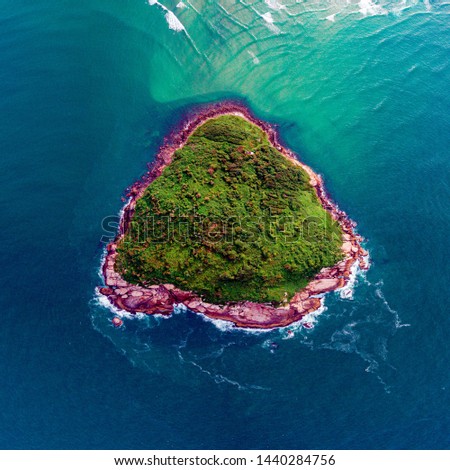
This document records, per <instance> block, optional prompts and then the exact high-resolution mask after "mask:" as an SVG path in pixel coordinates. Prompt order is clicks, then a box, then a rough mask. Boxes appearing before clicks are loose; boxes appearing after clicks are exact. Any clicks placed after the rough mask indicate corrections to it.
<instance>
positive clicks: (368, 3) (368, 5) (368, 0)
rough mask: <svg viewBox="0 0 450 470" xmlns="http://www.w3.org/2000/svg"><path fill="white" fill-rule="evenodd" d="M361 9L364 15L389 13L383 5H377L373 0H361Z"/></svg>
mask: <svg viewBox="0 0 450 470" xmlns="http://www.w3.org/2000/svg"><path fill="white" fill-rule="evenodd" d="M358 5H359V11H360V12H361V14H362V15H364V16H375V15H387V13H388V11H387V10H386V9H385V8H383V7H382V6H381V5H377V4H376V3H374V2H373V1H372V0H360V2H359V3H358Z"/></svg>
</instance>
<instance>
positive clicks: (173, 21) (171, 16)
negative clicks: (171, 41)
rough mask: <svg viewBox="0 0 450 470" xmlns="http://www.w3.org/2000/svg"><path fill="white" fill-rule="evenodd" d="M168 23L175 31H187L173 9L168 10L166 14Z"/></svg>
mask: <svg viewBox="0 0 450 470" xmlns="http://www.w3.org/2000/svg"><path fill="white" fill-rule="evenodd" d="M165 18H166V21H167V24H168V25H169V28H170V29H173V30H174V31H178V32H179V31H185V28H184V26H183V23H181V21H180V20H179V19H178V18H177V17H176V15H175V13H173V12H172V11H170V10H169V11H168V12H167V13H166V15H165Z"/></svg>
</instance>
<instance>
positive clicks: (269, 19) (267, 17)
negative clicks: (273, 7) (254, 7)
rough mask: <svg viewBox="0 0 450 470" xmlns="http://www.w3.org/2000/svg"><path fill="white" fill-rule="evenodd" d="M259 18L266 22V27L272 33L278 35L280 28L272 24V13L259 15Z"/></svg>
mask: <svg viewBox="0 0 450 470" xmlns="http://www.w3.org/2000/svg"><path fill="white" fill-rule="evenodd" d="M261 18H262V19H263V20H264V21H265V22H266V24H267V27H268V28H269V29H270V30H271V31H273V32H274V33H277V34H278V33H279V32H280V28H278V26H276V25H275V24H274V23H275V22H274V19H273V17H272V13H270V11H268V12H267V13H264V14H263V15H261Z"/></svg>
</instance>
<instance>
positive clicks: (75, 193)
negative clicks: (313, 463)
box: [0, 0, 450, 449]
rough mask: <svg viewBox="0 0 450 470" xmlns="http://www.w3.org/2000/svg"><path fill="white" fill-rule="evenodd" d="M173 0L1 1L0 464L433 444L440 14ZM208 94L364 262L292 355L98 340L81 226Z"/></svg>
mask: <svg viewBox="0 0 450 470" xmlns="http://www.w3.org/2000/svg"><path fill="white" fill-rule="evenodd" d="M150 3H152V2H150ZM177 4H178V2H177V1H167V0H161V3H160V4H154V5H149V3H147V2H145V1H140V0H128V1H126V2H124V1H120V2H119V1H104V0H91V1H89V2H83V1H82V2H69V1H66V0H63V1H61V2H58V3H57V4H56V3H55V2H49V1H48V0H38V1H35V2H26V1H23V2H18V1H17V0H16V1H15V2H12V1H10V0H0V6H1V8H0V12H1V13H0V23H1V25H2V28H1V31H2V34H1V35H0V113H1V114H0V115H1V116H2V126H1V128H0V148H1V157H2V158H1V159H0V178H1V183H2V184H1V187H2V192H1V195H0V207H1V211H2V212H1V214H2V218H1V224H2V225H1V228H2V229H1V231H0V246H2V249H1V250H0V260H1V266H2V270H1V274H0V276H1V286H2V289H1V296H0V307H1V312H2V323H1V327H0V368H1V371H2V381H1V387H0V400H1V403H2V406H1V407H0V423H1V426H0V447H1V448H206V449H208V448H288V449H289V448H389V449H391V448H392V449H397V448H449V447H450V440H449V433H450V413H449V411H448V410H449V409H450V388H449V387H450V373H449V367H448V364H449V361H450V349H449V347H448V334H449V331H450V320H449V315H448V299H447V297H448V294H449V288H448V280H449V279H450V270H449V267H448V263H447V262H446V255H447V253H448V240H449V237H448V229H449V225H450V223H449V222H450V221H449V213H450V212H449V209H450V207H449V205H450V202H449V201H450V198H449V196H450V194H449V193H450V190H449V188H450V186H449V181H450V178H449V177H450V171H449V170H450V163H449V157H450V151H449V149H450V145H449V144H450V97H449V94H448V88H449V83H450V65H449V52H450V29H449V28H448V24H449V23H448V21H449V13H450V4H448V3H445V2H432V1H429V2H419V1H417V2H416V1H410V0H406V1H405V2H369V1H365V0H363V1H362V2H359V3H358V2H349V3H347V1H338V0H336V1H334V2H322V1H315V2H295V1H294V0H280V1H279V2H276V1H262V0H258V1H251V0H248V1H245V2H244V1H240V2H237V1H231V0H220V1H219V2H213V1H205V0H203V1H200V0H192V1H190V2H187V1H185V2H184V5H185V8H182V7H181V6H180V7H177V6H176V5H177ZM163 7H164V8H163ZM165 8H166V9H168V10H165ZM168 11H171V12H173V14H174V15H176V18H178V21H179V22H180V23H178V22H177V21H176V20H175V19H174V17H173V16H172V14H170V13H168ZM333 15H334V16H333ZM181 25H182V27H183V28H184V29H181ZM170 26H171V27H172V29H171V28H170ZM177 29H178V31H177ZM224 98H233V99H239V100H242V101H244V102H245V103H246V104H247V105H249V106H250V107H251V108H252V110H253V111H254V113H256V115H257V116H258V117H261V118H263V119H266V120H268V121H270V122H272V123H275V124H277V125H278V126H279V131H280V134H281V137H282V139H283V141H284V142H285V143H286V145H288V146H289V147H290V148H292V149H293V150H294V151H296V152H297V153H298V154H299V155H301V157H302V159H303V160H304V161H305V162H306V163H308V164H309V165H311V166H312V167H313V168H314V169H315V170H317V171H318V172H320V173H321V174H322V175H323V177H324V179H325V183H326V186H327V189H328V190H329V192H330V193H331V195H332V197H333V199H334V200H336V201H337V203H338V204H339V206H340V207H341V208H342V209H344V210H346V211H347V212H348V213H349V215H350V216H351V217H352V218H353V219H354V220H356V221H357V222H358V230H359V231H360V233H362V234H363V235H364V236H365V237H366V239H367V243H366V245H367V248H368V249H369V250H370V253H371V258H372V267H371V269H370V271H369V272H368V273H367V276H365V277H358V279H357V285H356V287H355V292H354V299H353V300H342V299H340V298H339V297H338V296H336V295H331V296H329V297H328V298H327V301H326V311H325V312H323V314H322V315H321V316H320V318H319V320H318V323H317V325H316V327H315V328H314V329H313V330H311V331H308V332H306V331H305V330H303V331H301V330H298V331H296V334H295V336H294V338H293V339H289V340H284V339H283V338H284V337H285V336H286V332H285V331H274V332H270V333H265V334H250V333H248V332H242V331H229V330H227V329H225V328H223V326H222V328H219V327H218V326H217V325H214V324H212V323H211V322H207V321H205V320H203V319H202V318H200V317H198V316H195V315H193V314H190V313H183V312H179V313H178V314H176V315H174V316H173V317H172V318H171V319H168V320H160V319H154V318H147V319H141V320H138V319H132V320H126V321H125V328H124V329H121V330H115V329H113V328H112V326H111V324H110V319H111V316H112V314H111V312H110V311H109V310H108V309H106V308H105V307H103V306H102V305H99V304H98V301H97V299H96V297H95V293H94V289H95V286H96V285H97V284H98V283H99V277H98V268H99V265H100V257H101V254H102V249H103V246H102V245H101V244H100V243H99V240H100V237H101V236H102V234H103V232H102V228H101V220H102V219H103V218H104V217H106V216H108V215H111V214H112V215H114V214H117V213H118V211H119V210H120V207H121V205H122V202H121V200H120V198H121V196H122V194H123V192H124V190H125V188H126V187H127V186H128V185H130V184H131V183H133V182H134V181H135V180H136V179H137V178H138V177H139V176H140V175H141V174H143V173H144V171H145V169H146V163H147V162H149V161H151V159H152V158H153V155H154V154H155V152H156V150H157V148H158V146H159V145H160V144H161V143H162V139H163V137H164V135H166V134H167V133H168V132H169V131H170V129H171V128H172V127H173V126H174V125H175V124H177V123H179V122H180V120H181V119H182V118H183V116H184V115H185V113H186V112H187V111H188V110H189V109H190V107H191V106H195V105H198V104H201V103H207V102H210V101H218V100H221V99H224ZM272 341H276V342H278V343H279V345H280V346H279V348H278V349H277V350H276V351H271V350H270V347H268V344H270V343H271V342H272Z"/></svg>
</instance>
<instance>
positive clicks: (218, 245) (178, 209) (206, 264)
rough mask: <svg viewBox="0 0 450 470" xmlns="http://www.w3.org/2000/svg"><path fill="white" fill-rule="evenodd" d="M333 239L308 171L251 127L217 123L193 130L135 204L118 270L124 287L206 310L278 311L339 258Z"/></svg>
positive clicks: (336, 232) (336, 237)
mask: <svg viewBox="0 0 450 470" xmlns="http://www.w3.org/2000/svg"><path fill="white" fill-rule="evenodd" d="M341 234H342V232H341V228H340V226H339V224H338V223H337V222H335V221H334V220H333V219H332V218H331V216H330V214H329V213H328V212H327V211H326V210H325V209H324V208H323V207H322V205H321V203H320V201H319V199H318V198H317V196H316V194H315V190H314V188H313V187H312V186H311V185H310V183H309V177H308V175H307V174H306V172H305V171H304V170H303V169H302V168H301V167H299V166H298V165H295V164H294V163H293V162H291V161H290V160H289V159H288V158H286V157H285V156H284V155H282V154H281V153H280V152H279V151H278V150H276V149H275V148H274V147H273V146H272V144H271V143H270V142H269V140H268V138H267V136H266V134H265V133H264V132H263V130H262V129H260V128H259V127H258V126H256V125H254V124H252V123H250V122H249V121H247V120H246V119H244V118H241V117H239V116H235V115H224V116H220V117H216V118H211V119H209V120H207V121H206V122H205V123H203V124H202V125H201V126H199V127H198V128H197V129H196V130H195V131H194V132H193V134H192V135H191V136H190V137H189V139H188V141H187V142H186V144H185V145H184V146H183V147H182V148H181V149H179V150H177V151H176V152H175V154H174V158H173V160H172V162H171V163H170V165H168V166H167V167H166V168H165V169H164V170H163V172H162V175H161V176H160V177H158V178H156V179H155V180H154V181H153V182H152V183H151V184H150V185H149V186H148V187H147V189H146V190H145V193H144V195H143V196H142V197H141V198H140V199H138V201H137V204H136V210H135V213H134V215H133V218H132V222H131V225H130V227H129V229H128V231H127V233H126V234H125V236H124V237H123V238H122V239H121V241H120V242H119V246H118V258H117V265H116V266H117V270H118V271H119V272H120V273H121V274H122V276H123V278H124V279H125V280H126V281H128V282H130V283H134V284H139V285H152V284H163V283H171V284H175V285H176V286H177V287H179V288H180V289H183V290H190V291H194V292H196V293H198V294H201V295H202V296H203V297H204V299H205V300H207V301H210V302H214V303H225V302H229V301H240V300H251V301H256V302H272V303H274V304H279V303H282V302H284V301H286V300H288V299H290V298H291V297H292V296H293V294H294V293H295V292H298V291H299V290H300V289H302V288H303V287H305V286H306V284H307V283H308V281H309V280H311V279H312V278H313V277H314V275H315V274H317V273H318V272H319V271H320V269H321V268H323V267H327V266H333V265H334V264H336V263H338V262H339V261H340V260H341V259H342V258H343V254H342V251H341V245H342V239H341ZM286 293H287V296H286Z"/></svg>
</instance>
